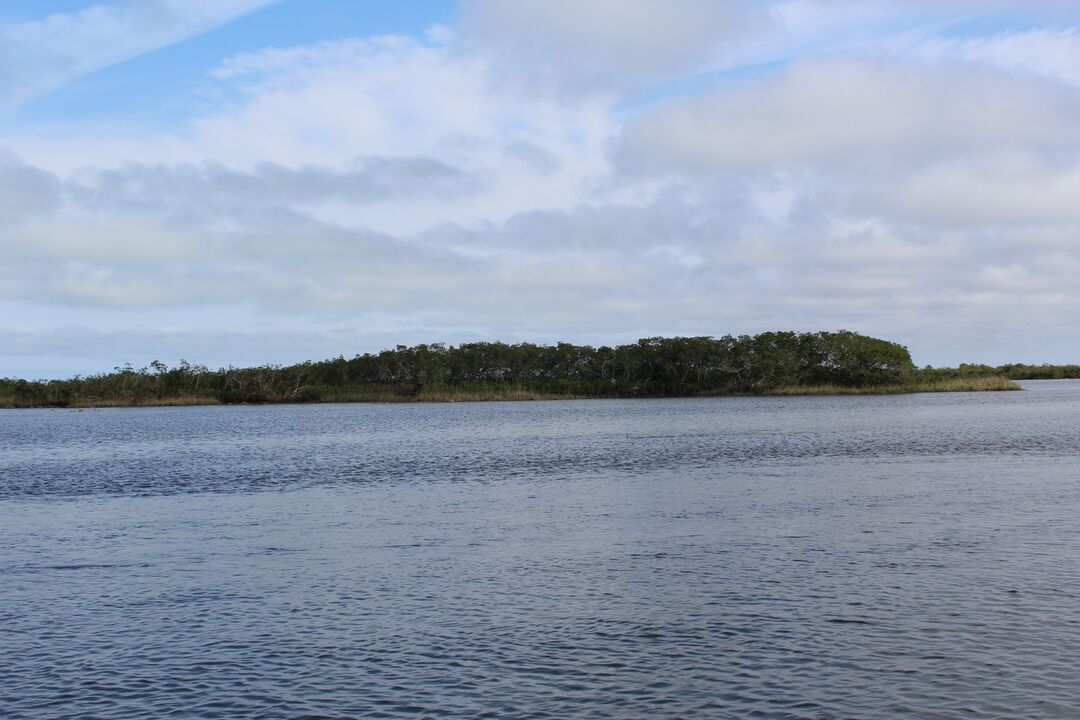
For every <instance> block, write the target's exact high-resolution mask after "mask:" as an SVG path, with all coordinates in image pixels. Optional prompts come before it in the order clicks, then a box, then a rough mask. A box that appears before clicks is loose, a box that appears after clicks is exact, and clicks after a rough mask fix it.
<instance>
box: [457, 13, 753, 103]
mask: <svg viewBox="0 0 1080 720" xmlns="http://www.w3.org/2000/svg"><path fill="white" fill-rule="evenodd" d="M765 21H766V16H765V15H764V13H762V12H761V11H760V10H758V9H756V8H755V7H754V5H753V4H752V3H745V2H737V1H734V0H635V1H634V2H622V1H621V0H591V1H590V2H578V1H575V0H548V1H546V2H542V3H541V2H537V3H520V2H519V3H514V2H503V1H502V0H465V2H464V5H463V10H462V18H461V22H462V26H463V28H464V31H463V34H464V39H465V40H466V42H469V43H473V44H474V45H475V46H476V47H479V48H482V51H483V52H492V53H494V54H495V55H496V56H497V57H498V58H499V62H498V63H497V65H496V68H497V70H498V77H499V78H500V79H501V80H503V81H506V82H508V83H509V84H511V85H516V86H519V87H522V86H523V87H528V88H529V89H530V90H532V91H533V92H545V93H546V92H554V93H556V94H561V93H565V92H569V93H574V94H576V93H579V92H597V91H599V92H602V93H610V92H613V91H614V92H616V93H617V92H619V91H620V90H621V89H622V88H624V87H626V86H635V85H640V84H643V83H648V82H655V81H657V80H662V79H665V78H669V77H672V76H677V75H680V74H683V73H686V72H694V71H698V70H704V69H708V67H709V66H710V64H711V61H712V60H713V59H714V57H715V55H716V54H717V52H718V51H719V50H720V47H721V45H722V44H723V43H731V42H735V41H737V40H738V38H739V36H740V34H742V33H745V32H746V31H747V30H748V29H749V28H751V27H753V26H754V25H755V24H756V23H760V22H765Z"/></svg>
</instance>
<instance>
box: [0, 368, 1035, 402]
mask: <svg viewBox="0 0 1080 720" xmlns="http://www.w3.org/2000/svg"><path fill="white" fill-rule="evenodd" d="M1020 389H1021V388H1020V386H1019V385H1017V384H1016V383H1015V382H1013V381H1012V380H1009V379H1008V378H1006V377H1004V376H1000V375H994V376H981V377H965V378H946V379H937V380H919V379H915V380H912V381H909V382H906V383H897V384H895V385H867V386H862V387H845V386H843V385H794V386H789V387H780V388H774V389H773V390H770V391H768V392H767V393H764V394H766V395H782V396H801V395H900V394H910V393H940V392H987V391H1001V390H1020ZM703 395H708V396H715V397H723V396H724V395H725V393H716V394H711V393H710V394H703ZM589 397H591V396H588V395H574V394H568V393H551V392H542V391H537V390H530V389H528V388H524V387H521V386H517V385H508V386H498V385H495V386H489V387H458V388H455V387H437V388H424V389H422V390H420V392H418V393H417V394H415V395H402V394H400V393H396V392H394V391H393V390H392V389H390V388H386V387H373V388H362V387H352V388H344V389H342V390H340V391H338V392H333V391H331V392H325V391H324V392H323V393H322V394H321V395H320V396H319V398H318V400H314V401H312V402H321V403H415V402H427V403H451V402H491V401H514V400H580V399H586V398H589ZM220 404H222V403H221V401H220V400H218V399H217V398H215V397H212V396H209V395H178V396H176V397H167V398H145V399H140V400H133V399H131V398H85V399H82V400H78V401H75V402H72V403H71V404H69V405H67V407H69V408H110V407H171V406H179V405H220ZM14 407H25V406H21V405H18V404H16V402H15V399H14V398H13V397H10V396H7V397H0V408H14Z"/></svg>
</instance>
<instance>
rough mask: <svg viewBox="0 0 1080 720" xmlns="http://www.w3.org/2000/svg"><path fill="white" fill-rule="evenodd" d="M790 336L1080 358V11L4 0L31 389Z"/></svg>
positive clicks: (934, 350)
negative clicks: (49, 382) (73, 382)
mask: <svg viewBox="0 0 1080 720" xmlns="http://www.w3.org/2000/svg"><path fill="white" fill-rule="evenodd" d="M789 329H790V330H811V331H812V330H838V329H847V330H854V331H857V332H862V333H866V334H870V335H874V336H878V337H884V338H887V339H890V340H895V341H897V342H900V343H902V344H904V345H906V346H907V347H908V348H909V349H910V350H911V353H912V356H913V359H914V360H915V362H916V363H917V364H919V365H924V364H933V365H952V364H956V363H960V362H986V363H991V364H998V363H1004V362H1055V363H1064V362H1080V3H1075V2H1064V1H1062V2H1054V1H1052V0H1025V1H1020V0H1015V1H1014V0H982V1H981V2H975V1H974V0H971V1H967V0H933V1H932V0H902V1H900V0H898V1H895V2H891V1H887V0H775V1H768V0H758V1H756V2H749V1H746V0H543V2H541V1H540V0H537V1H536V2H530V1H529V0H459V1H453V0H414V1H411V2H408V3H391V2H381V1H380V2H377V1H375V0H276V1H275V0H85V1H84V0H5V1H4V2H3V3H0V376H7V377H26V378H43V377H67V376H71V375H75V374H84V375H85V374H91V373H96V372H102V371H108V370H111V369H112V368H113V367H115V366H118V365H123V364H124V363H127V362H131V363H133V364H135V365H136V366H141V365H145V364H147V363H149V362H150V361H151V360H155V359H158V360H162V361H164V362H165V363H167V364H169V365H173V364H175V363H177V362H179V360H180V359H186V360H188V361H189V362H193V363H201V364H206V365H209V366H211V367H220V366H224V365H228V364H234V365H257V364H265V363H275V364H276V363H292V362H299V361H303V360H308V359H312V360H318V359H324V358H328V357H336V356H338V355H344V356H346V357H351V356H353V355H356V354H358V353H364V352H377V351H379V350H381V349H384V348H387V347H393V346H395V345H397V344H413V343H419V342H448V343H458V342H468V341H476V340H488V341H494V340H499V341H505V342H521V341H531V342H542V343H549V342H556V341H569V342H577V343H589V344H617V343H626V342H633V341H635V340H636V339H638V338H640V337H650V336H655V335H664V336H675V335H684V336H687V335H690V336H697V335H712V336H719V335H725V334H743V333H756V332H762V331H766V330H789Z"/></svg>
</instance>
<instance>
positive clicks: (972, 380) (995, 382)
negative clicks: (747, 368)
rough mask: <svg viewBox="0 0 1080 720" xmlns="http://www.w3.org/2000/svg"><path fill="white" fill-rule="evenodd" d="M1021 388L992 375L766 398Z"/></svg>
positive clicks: (778, 391) (803, 389)
mask: <svg viewBox="0 0 1080 720" xmlns="http://www.w3.org/2000/svg"><path fill="white" fill-rule="evenodd" d="M1021 389H1022V388H1021V387H1020V386H1019V385H1017V384H1016V383H1015V382H1013V381H1012V380H1010V379H1009V378H1007V377H1004V376H1001V375H992V376H988V377H959V378H945V379H937V380H912V381H910V382H906V383H897V384H894V385H866V386H860V387H844V386H842V385H796V386H789V387H779V388H775V389H773V390H770V391H769V392H767V393H765V394H766V395H903V394H911V393H942V392H997V391H1010V390H1021Z"/></svg>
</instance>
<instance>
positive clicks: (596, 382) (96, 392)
mask: <svg viewBox="0 0 1080 720" xmlns="http://www.w3.org/2000/svg"><path fill="white" fill-rule="evenodd" d="M916 372H918V371H917V370H916V369H915V366H914V365H913V364H912V361H911V357H910V354H909V353H908V350H907V348H905V347H903V346H902V345H898V344H896V343H893V342H888V341H886V340H880V339H877V338H872V337H868V336H865V335H860V334H858V333H854V332H849V331H839V332H766V333H761V334H759V335H752V336H751V335H741V336H737V337H735V336H731V335H726V336H724V337H720V338H714V337H674V338H662V337H652V338H644V339H641V340H639V341H637V342H636V343H631V344H626V345H618V346H614V347H608V346H601V347H590V346H587V345H572V344H570V343H558V344H555V345H537V344H533V343H518V344H507V343H501V342H475V343H463V344H460V345H456V346H453V345H444V344H442V343H433V344H421V345H414V346H404V345H398V346H397V347H396V348H394V349H392V350H384V351H382V352H379V353H366V354H363V355H357V356H355V357H353V358H349V359H346V358H345V357H337V358H334V359H330V360H324V361H320V362H304V363H298V364H295V365H288V366H274V365H265V366H260V367H250V368H237V367H231V366H230V367H226V368H220V369H217V370H212V369H210V368H208V367H206V366H204V365H195V364H191V363H188V362H186V361H181V362H180V364H179V365H177V366H175V367H169V366H167V365H165V364H164V363H162V362H159V361H154V362H153V363H150V365H149V366H147V367H142V368H135V367H134V366H132V365H130V364H129V365H125V366H122V367H117V368H115V369H114V371H113V372H110V373H102V374H97V375H90V376H86V377H79V376H77V377H74V378H70V379H67V380H50V381H28V380H18V379H3V380H0V400H2V401H4V404H6V405H9V406H46V407H65V406H68V405H78V404H87V403H89V404H93V403H95V402H102V401H123V402H124V403H125V404H136V405H137V404H140V403H146V402H154V401H162V400H167V399H169V398H184V397H188V398H208V399H213V400H216V401H218V402H223V403H260V402H316V401H320V400H334V399H341V398H347V397H351V398H355V399H364V398H369V397H370V398H374V397H379V398H387V399H403V400H407V399H410V398H415V397H417V396H418V395H420V394H421V393H422V392H424V391H432V390H448V391H451V392H453V391H468V390H476V389H481V388H492V387H514V388H521V389H523V390H527V391H530V392H533V393H538V394H544V395H572V396H582V397H656V396H683V395H702V394H763V393H767V392H770V391H772V390H775V389H777V388H781V387H796V386H817V385H832V386H840V387H861V386H874V385H887V384H896V383H901V382H904V381H905V379H908V378H910V377H912V376H913V374H914V373H916Z"/></svg>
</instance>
